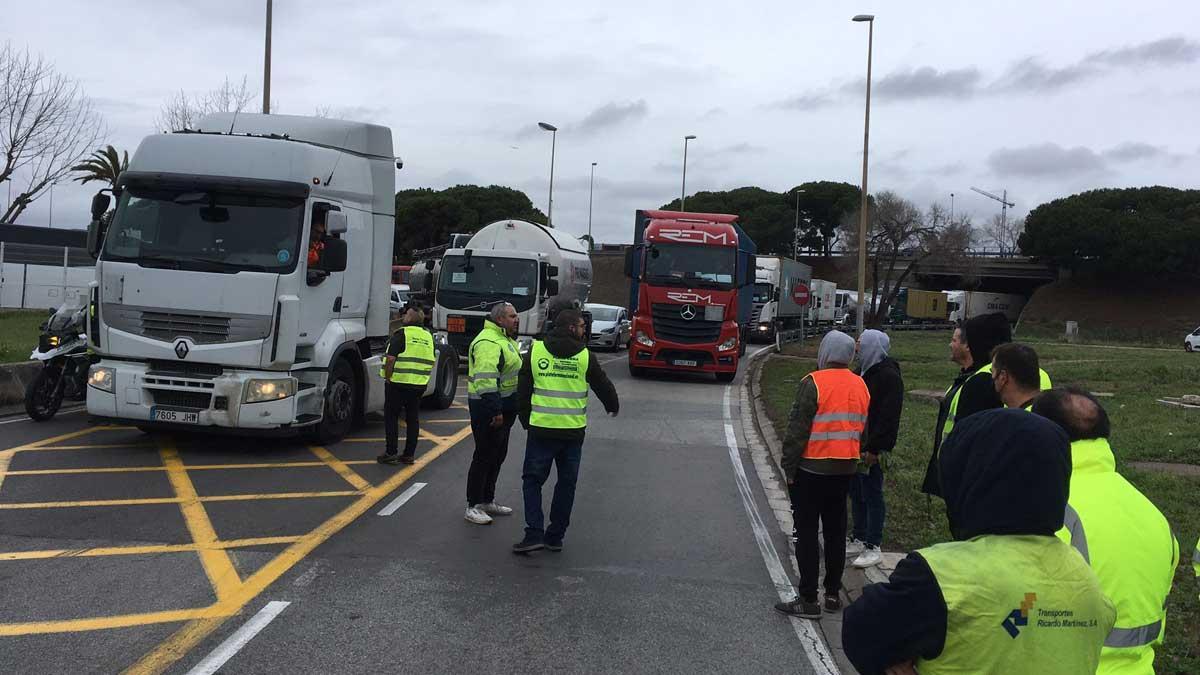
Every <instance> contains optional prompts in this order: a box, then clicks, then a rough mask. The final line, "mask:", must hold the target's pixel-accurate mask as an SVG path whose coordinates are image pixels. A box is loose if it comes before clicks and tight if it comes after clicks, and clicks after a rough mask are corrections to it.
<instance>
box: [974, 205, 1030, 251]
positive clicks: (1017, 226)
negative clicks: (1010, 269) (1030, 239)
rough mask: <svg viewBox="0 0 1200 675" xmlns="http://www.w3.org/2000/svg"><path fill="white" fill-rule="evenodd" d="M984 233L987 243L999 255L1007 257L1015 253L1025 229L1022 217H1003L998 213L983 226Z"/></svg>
mask: <svg viewBox="0 0 1200 675" xmlns="http://www.w3.org/2000/svg"><path fill="white" fill-rule="evenodd" d="M983 231H984V235H985V236H986V237H987V241H988V243H989V244H992V245H993V246H995V247H996V250H998V251H999V252H1000V255H1001V256H1003V257H1005V258H1008V257H1012V256H1014V255H1016V254H1017V251H1018V250H1019V246H1018V242H1019V240H1020V239H1021V233H1022V232H1024V231H1025V219H1024V218H1012V219H1005V218H1004V216H1002V215H1000V214H999V213H997V214H995V215H994V216H992V219H991V220H990V221H988V224H987V226H986V227H984V230H983Z"/></svg>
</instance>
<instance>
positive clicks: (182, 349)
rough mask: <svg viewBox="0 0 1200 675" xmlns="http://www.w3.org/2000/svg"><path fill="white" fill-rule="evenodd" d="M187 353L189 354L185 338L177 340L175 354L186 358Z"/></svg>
mask: <svg viewBox="0 0 1200 675" xmlns="http://www.w3.org/2000/svg"><path fill="white" fill-rule="evenodd" d="M187 355H188V346H187V343H186V342H184V341H183V340H180V341H179V342H176V343H175V356H178V357H179V358H181V359H186V358H187Z"/></svg>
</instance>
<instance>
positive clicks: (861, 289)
mask: <svg viewBox="0 0 1200 675" xmlns="http://www.w3.org/2000/svg"><path fill="white" fill-rule="evenodd" d="M852 20H853V21H857V22H863V21H865V22H866V23H867V112H866V116H865V117H864V119H863V172H862V204H861V205H860V206H859V209H858V334H859V335H862V333H863V324H864V318H865V316H866V315H865V312H866V308H867V307H866V305H867V150H868V149H869V147H870V140H871V49H872V46H873V43H874V41H875V15H874V14H859V15H857V16H855V17H854V18H853V19H852Z"/></svg>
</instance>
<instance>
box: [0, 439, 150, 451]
mask: <svg viewBox="0 0 1200 675" xmlns="http://www.w3.org/2000/svg"><path fill="white" fill-rule="evenodd" d="M16 449H17V450H19V451H21V452H30V451H33V450H37V451H40V452H48V451H53V450H116V449H120V450H153V449H154V443H147V442H146V441H134V442H130V443H89V444H85V445H78V444H77V445H42V446H38V447H36V448H16Z"/></svg>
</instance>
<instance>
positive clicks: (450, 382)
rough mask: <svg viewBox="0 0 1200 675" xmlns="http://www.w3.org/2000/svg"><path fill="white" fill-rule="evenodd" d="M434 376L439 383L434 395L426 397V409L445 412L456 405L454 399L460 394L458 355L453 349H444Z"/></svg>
mask: <svg viewBox="0 0 1200 675" xmlns="http://www.w3.org/2000/svg"><path fill="white" fill-rule="evenodd" d="M433 376H434V377H435V378H437V383H436V384H435V385H434V388H433V393H432V394H430V395H429V396H426V397H425V400H424V403H425V407H427V408H433V409H434V410H445V409H446V408H449V407H450V406H451V405H452V404H453V403H454V397H455V396H456V395H457V394H458V354H455V353H454V350H453V349H450V348H448V347H442V349H441V352H440V354H439V355H438V362H437V370H436V371H435V372H434V374H433Z"/></svg>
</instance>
